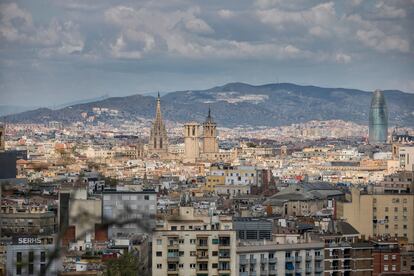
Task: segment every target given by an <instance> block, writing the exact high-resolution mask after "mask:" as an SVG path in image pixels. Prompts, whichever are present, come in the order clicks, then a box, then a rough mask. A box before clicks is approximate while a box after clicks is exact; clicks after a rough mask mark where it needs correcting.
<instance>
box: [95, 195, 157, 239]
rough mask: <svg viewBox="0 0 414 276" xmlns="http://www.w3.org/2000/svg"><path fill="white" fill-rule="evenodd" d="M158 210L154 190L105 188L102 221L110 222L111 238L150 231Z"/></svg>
mask: <svg viewBox="0 0 414 276" xmlns="http://www.w3.org/2000/svg"><path fill="white" fill-rule="evenodd" d="M156 212H157V193H156V192H155V191H153V190H148V191H145V190H144V191H141V192H135V191H118V190H105V191H104V192H103V193H102V223H109V224H110V225H109V227H108V237H109V239H111V240H115V239H124V238H128V237H130V236H133V235H140V234H143V233H145V232H148V231H149V230H151V229H152V228H154V226H155V221H154V217H155V215H156ZM114 222H115V223H114Z"/></svg>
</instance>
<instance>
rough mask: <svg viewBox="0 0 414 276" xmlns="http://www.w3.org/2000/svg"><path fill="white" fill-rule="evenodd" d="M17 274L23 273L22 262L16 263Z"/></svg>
mask: <svg viewBox="0 0 414 276" xmlns="http://www.w3.org/2000/svg"><path fill="white" fill-rule="evenodd" d="M16 274H17V275H22V265H21V264H17V265H16Z"/></svg>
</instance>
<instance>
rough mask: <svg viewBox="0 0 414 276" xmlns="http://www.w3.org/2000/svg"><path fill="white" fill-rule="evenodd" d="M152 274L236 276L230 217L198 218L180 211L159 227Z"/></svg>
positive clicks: (186, 210)
mask: <svg viewBox="0 0 414 276" xmlns="http://www.w3.org/2000/svg"><path fill="white" fill-rule="evenodd" d="M152 273H153V275H171V276H196V275H197V276H207V275H209V276H210V275H211V276H213V275H214V276H216V275H217V276H225V275H226V276H235V275H237V274H236V232H235V231H234V230H233V227H232V221H231V218H230V217H227V216H215V215H213V216H209V215H207V214H195V211H194V209H193V207H179V209H178V210H174V212H173V213H172V214H169V215H168V216H166V217H165V218H164V219H163V220H162V221H160V222H159V223H157V227H156V229H155V231H154V232H153V237H152Z"/></svg>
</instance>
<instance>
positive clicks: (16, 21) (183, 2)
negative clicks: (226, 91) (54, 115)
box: [0, 0, 414, 106]
mask: <svg viewBox="0 0 414 276" xmlns="http://www.w3.org/2000/svg"><path fill="white" fill-rule="evenodd" d="M413 28H414V0H386V1H368V0H364V1H362V0H348V1H346V0H342V1H316V0H289V1H285V0H249V1H246V0H225V1H223V0H153V1H152V0H148V1H143V0H131V1H129V0H125V1H121V0H36V1H27V0H25V1H6V0H0V105H23V106H52V105H58V104H62V103H65V102H71V101H76V100H83V99H90V98H95V97H100V96H102V95H110V96H124V95H131V94H137V93H147V92H155V91H175V90H188V89H190V90H195V89H206V88H211V87H213V86H217V85H223V84H225V83H228V82H246V83H250V84H264V83H274V82H292V83H296V84H306V85H308V84H310V85H316V86H323V87H345V88H357V89H363V90H368V91H371V90H374V89H377V88H378V89H400V90H403V91H406V92H414V78H413V76H414V51H413V49H414V32H413V31H412V29H413Z"/></svg>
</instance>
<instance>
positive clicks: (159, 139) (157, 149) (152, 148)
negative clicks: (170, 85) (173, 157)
mask: <svg viewBox="0 0 414 276" xmlns="http://www.w3.org/2000/svg"><path fill="white" fill-rule="evenodd" d="M148 151H149V153H150V155H157V156H158V157H166V156H167V155H168V137H167V130H166V128H165V124H164V122H163V120H162V115H161V99H160V94H159V93H158V97H157V107H156V111H155V120H154V123H153V124H152V128H151V133H150V139H149V143H148Z"/></svg>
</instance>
